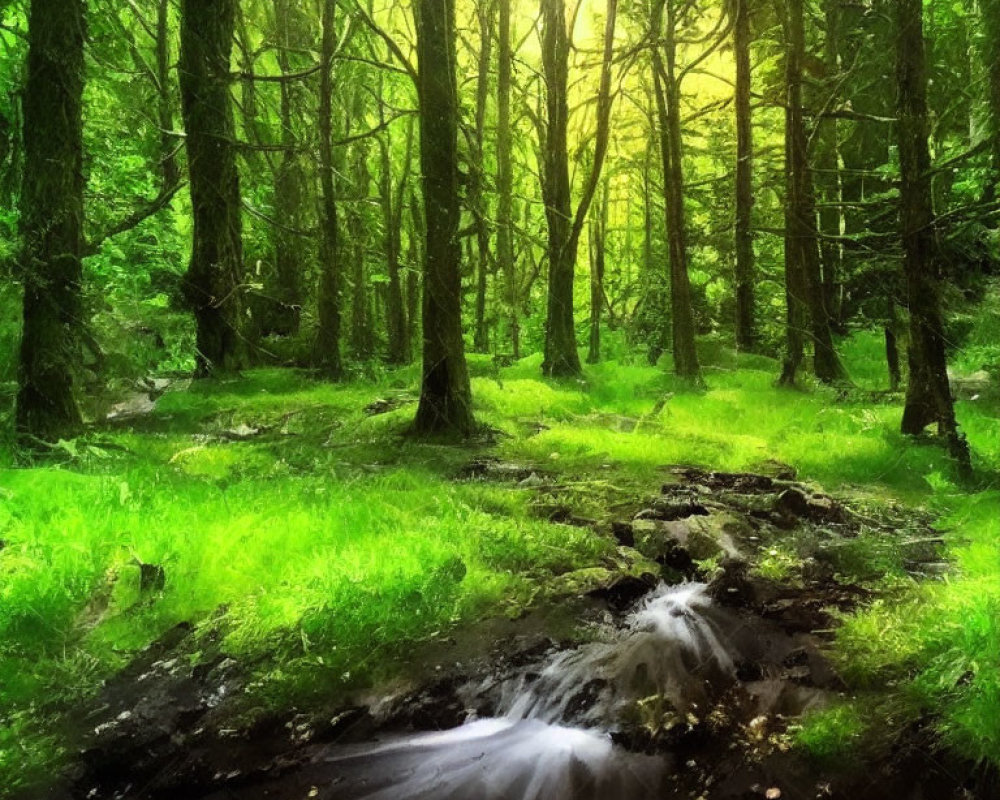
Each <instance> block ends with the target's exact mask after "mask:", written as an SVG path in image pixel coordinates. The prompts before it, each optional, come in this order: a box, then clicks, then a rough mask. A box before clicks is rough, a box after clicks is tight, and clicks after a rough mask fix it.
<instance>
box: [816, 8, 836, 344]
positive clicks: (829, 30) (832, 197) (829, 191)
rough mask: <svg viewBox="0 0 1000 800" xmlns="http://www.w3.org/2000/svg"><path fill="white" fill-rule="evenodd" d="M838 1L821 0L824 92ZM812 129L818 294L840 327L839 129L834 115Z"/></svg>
mask: <svg viewBox="0 0 1000 800" xmlns="http://www.w3.org/2000/svg"><path fill="white" fill-rule="evenodd" d="M840 2H841V0H825V6H826V39H825V42H824V50H823V62H824V68H825V72H826V77H827V82H826V86H825V87H824V88H825V90H826V93H828V92H829V91H830V88H831V87H833V86H834V82H835V81H837V80H838V79H839V73H840V50H839V47H840ZM818 125H819V128H818V130H817V131H816V136H815V141H816V166H817V169H818V177H817V179H816V183H817V186H818V189H819V195H820V198H821V200H822V208H821V209H820V212H819V224H820V232H821V233H822V238H821V239H820V260H821V267H822V297H823V306H824V308H825V309H826V314H827V318H828V320H829V324H830V326H831V327H840V326H839V321H840V313H839V311H838V309H837V306H838V295H839V288H838V286H839V283H840V280H841V278H840V275H841V271H842V270H841V261H842V248H841V245H840V241H839V238H840V229H841V212H840V208H841V207H840V202H841V196H840V157H839V156H840V154H839V147H840V129H839V126H838V124H837V120H836V119H834V118H829V119H824V120H820V121H819V122H818Z"/></svg>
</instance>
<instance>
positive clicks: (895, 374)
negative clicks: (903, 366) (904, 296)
mask: <svg viewBox="0 0 1000 800" xmlns="http://www.w3.org/2000/svg"><path fill="white" fill-rule="evenodd" d="M887 304H888V306H889V313H888V314H887V315H886V323H885V362H886V366H887V367H888V370H889V391H891V392H896V391H898V390H899V385H900V383H902V380H903V377H902V374H901V372H900V368H899V344H898V337H897V335H896V330H897V329H898V327H899V320H898V319H897V314H896V300H895V299H894V298H893V296H892V294H891V293H890V294H889V297H888V300H887Z"/></svg>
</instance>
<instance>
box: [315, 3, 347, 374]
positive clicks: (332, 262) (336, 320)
mask: <svg viewBox="0 0 1000 800" xmlns="http://www.w3.org/2000/svg"><path fill="white" fill-rule="evenodd" d="M335 14H336V0H323V18H322V26H323V41H322V46H321V52H320V59H321V63H322V68H321V69H320V82H319V114H318V116H319V172H320V193H321V198H320V203H321V208H322V218H321V220H320V228H321V230H320V269H321V279H320V291H319V327H318V328H317V331H316V355H315V363H316V365H317V367H318V368H319V369H321V370H322V371H323V373H324V374H325V375H326V376H327V377H328V378H330V379H331V380H340V378H341V377H343V372H344V367H343V363H342V361H341V356H340V327H341V312H340V305H341V303H340V286H341V282H342V278H341V265H340V241H339V239H340V231H339V227H338V225H339V222H338V219H337V201H336V195H335V191H336V181H335V177H334V164H333V56H334V47H335V43H336V28H335Z"/></svg>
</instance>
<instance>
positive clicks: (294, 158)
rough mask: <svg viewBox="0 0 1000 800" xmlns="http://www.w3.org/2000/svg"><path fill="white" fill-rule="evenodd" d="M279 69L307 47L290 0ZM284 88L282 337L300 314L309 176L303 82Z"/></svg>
mask: <svg viewBox="0 0 1000 800" xmlns="http://www.w3.org/2000/svg"><path fill="white" fill-rule="evenodd" d="M274 15H275V21H276V23H277V26H276V27H277V31H276V33H277V38H278V50H277V55H278V67H279V69H280V70H281V73H282V74H283V75H285V76H288V75H290V74H291V73H292V72H293V69H292V62H291V57H290V54H291V51H292V50H293V49H298V48H300V47H303V46H304V45H305V42H304V41H303V38H304V37H302V35H301V32H300V31H301V26H302V20H301V18H300V17H299V11H298V9H297V8H296V6H295V4H294V3H293V2H292V0H275V4H274ZM280 92H281V116H280V119H281V144H282V146H283V147H284V148H285V149H284V150H283V151H282V154H281V161H280V163H279V164H278V169H277V172H276V173H275V176H274V207H275V216H276V217H277V221H278V223H279V224H278V225H277V226H275V228H274V264H275V275H274V279H275V285H274V287H273V288H271V287H268V292H267V293H268V295H269V296H270V297H271V298H273V301H272V303H273V306H274V308H273V311H272V313H271V314H270V317H271V319H270V320H268V323H269V324H268V325H267V327H268V328H269V329H270V331H271V332H273V333H277V334H278V335H281V336H290V335H294V334H296V333H298V330H299V323H300V318H301V312H302V275H303V272H304V265H305V254H304V252H303V242H302V236H301V235H300V234H298V233H297V231H299V230H301V229H302V228H303V227H304V225H303V219H304V216H305V215H304V207H303V206H304V199H305V197H304V196H305V176H304V174H303V170H302V163H301V161H300V159H299V154H298V152H297V149H296V148H297V145H298V138H297V137H296V135H295V112H296V110H297V109H298V108H299V107H300V106H301V103H302V99H303V90H302V86H301V85H300V83H299V81H296V80H284V81H282V82H281V85H280Z"/></svg>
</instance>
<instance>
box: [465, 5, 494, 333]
mask: <svg viewBox="0 0 1000 800" xmlns="http://www.w3.org/2000/svg"><path fill="white" fill-rule="evenodd" d="M476 6H477V7H476V15H477V16H478V17H479V58H478V60H477V75H476V116H475V132H474V137H473V154H472V155H473V159H472V163H471V164H470V165H469V192H468V203H469V208H470V209H471V211H472V214H473V216H474V218H475V226H476V319H475V328H474V331H475V333H474V338H473V348H474V349H475V351H476V352H477V353H488V352H489V350H490V336H489V327H488V323H487V319H486V293H487V289H488V276H489V270H490V261H491V256H490V230H489V226H488V225H487V224H486V216H487V213H488V210H487V207H486V192H485V186H484V184H485V175H486V101H487V99H488V98H489V90H490V63H491V61H492V58H493V22H492V20H493V8H494V6H493V2H492V0H478V2H477V4H476Z"/></svg>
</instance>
